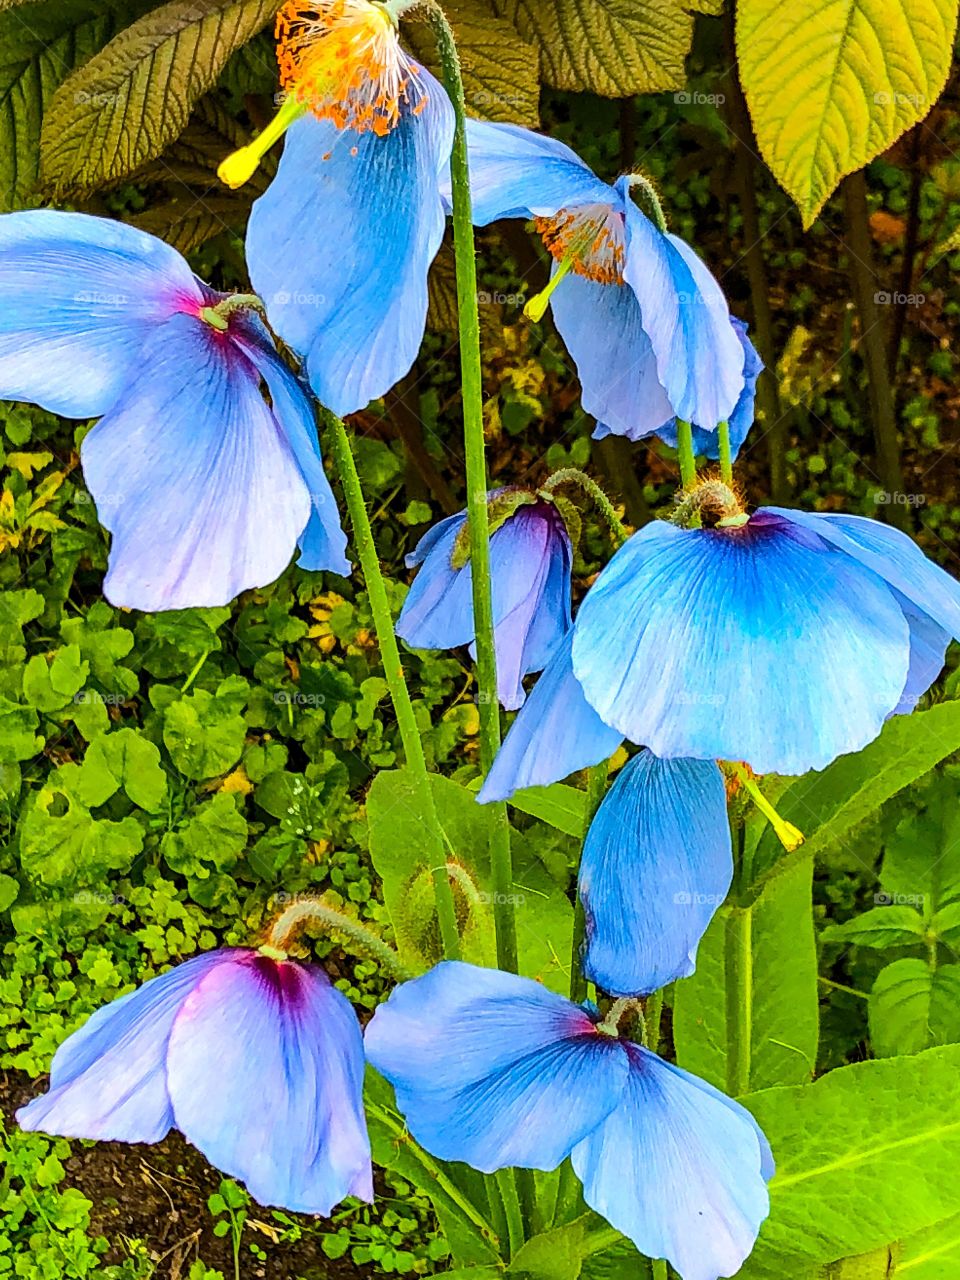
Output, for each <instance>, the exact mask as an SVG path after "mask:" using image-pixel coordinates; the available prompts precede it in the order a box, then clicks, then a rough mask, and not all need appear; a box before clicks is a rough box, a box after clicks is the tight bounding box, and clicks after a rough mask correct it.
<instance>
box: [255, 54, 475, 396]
mask: <svg viewBox="0 0 960 1280" xmlns="http://www.w3.org/2000/svg"><path fill="white" fill-rule="evenodd" d="M421 77H422V79H423V80H424V81H425V82H426V83H427V84H428V86H429V96H428V99H427V106H426V108H425V109H424V110H423V112H422V113H421V114H420V115H417V116H415V115H412V114H408V115H406V116H404V117H403V118H402V119H401V121H400V123H399V124H398V125H397V127H396V128H395V129H393V130H392V131H391V132H390V133H389V134H387V135H386V136H385V137H378V136H377V135H376V134H375V133H363V134H358V133H356V132H354V131H352V130H349V129H344V130H339V129H337V128H336V126H335V125H334V124H332V123H331V122H329V121H322V120H317V119H315V118H314V117H313V116H310V115H306V116H303V117H302V118H301V119H300V120H298V121H296V123H294V124H293V125H292V126H291V128H290V129H289V130H288V132H287V135H286V143H285V146H284V151H283V155H282V157H281V160H280V167H279V170H278V172H277V176H276V178H274V180H273V182H272V183H271V184H270V186H269V188H268V189H267V191H266V192H265V193H264V195H262V196H261V197H260V198H259V200H257V201H256V203H255V204H254V206H253V210H252V212H251V215H250V222H249V226H248V229H247V260H248V262H249V264H250V277H251V280H252V281H253V285H254V288H255V289H256V291H257V293H259V295H260V296H261V297H262V298H263V300H264V302H265V303H266V306H267V314H268V315H269V317H270V322H271V324H272V325H273V327H274V329H275V330H276V331H277V333H279V335H280V336H281V337H282V338H283V340H284V341H285V342H286V343H288V345H289V346H291V347H292V348H293V349H294V350H295V351H297V352H299V354H300V355H301V356H302V357H303V358H304V363H305V370H306V374H307V377H308V379H309V381H310V385H311V387H312V388H313V390H314V392H315V393H316V395H317V398H318V399H319V400H320V402H321V403H322V404H324V405H326V406H327V408H329V409H332V410H333V412H334V413H336V414H339V415H340V416H341V417H343V415H344V414H347V413H353V412H355V411H356V410H358V409H362V408H364V406H365V405H367V404H369V402H370V401H371V400H374V399H376V398H377V397H378V396H382V395H383V394H384V393H385V392H386V391H389V390H390V388H391V387H392V386H393V385H394V384H395V383H396V382H397V381H399V379H400V378H402V377H403V375H404V374H405V373H406V372H407V370H408V369H409V368H410V366H411V365H412V364H413V362H414V360H415V359H416V356H417V352H418V351H419V349H420V342H421V340H422V338H423V330H424V324H425V323H426V315H427V272H428V270H429V267H430V264H431V262H432V261H433V259H434V257H435V256H436V253H437V250H438V249H439V248H440V241H441V240H442V238H443V229H444V223H445V213H444V207H443V202H442V200H441V197H440V189H439V175H440V172H441V170H442V168H443V166H444V164H445V163H446V162H447V159H448V157H449V155H450V147H451V144H452V140H453V108H452V107H451V105H450V101H449V99H448V98H447V96H446V94H445V92H444V90H443V89H442V87H441V86H440V85H439V84H438V83H437V81H436V80H434V79H433V77H432V76H430V75H429V73H428V72H426V71H423V72H421ZM305 247H306V248H307V249H308V250H309V251H308V252H305Z"/></svg>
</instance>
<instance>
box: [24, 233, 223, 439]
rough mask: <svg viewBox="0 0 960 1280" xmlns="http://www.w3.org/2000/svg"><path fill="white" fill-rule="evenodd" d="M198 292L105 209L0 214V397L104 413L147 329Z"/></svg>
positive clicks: (166, 257) (196, 299)
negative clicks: (101, 213) (97, 214)
mask: <svg viewBox="0 0 960 1280" xmlns="http://www.w3.org/2000/svg"><path fill="white" fill-rule="evenodd" d="M205 301H206V295H205V291H204V289H203V286H201V284H200V282H199V281H198V280H197V279H196V277H195V276H194V275H193V273H192V272H191V270H190V268H189V267H188V266H187V264H186V262H185V261H184V260H183V258H182V257H181V256H180V254H179V253H177V251H176V249H172V248H171V247H170V245H168V244H164V242H163V241H162V240H157V239H156V238H155V237H154V236H151V235H148V234H147V233H146V232H145V231H139V230H138V229H137V228H136V227H131V226H127V225H126V224H125V223H122V222H115V221H113V220H112V219H110V218H94V217H91V216H89V215H88V214H84V213H61V212H58V211H56V210H53V209H35V210H30V211H28V212H22V213H6V214H3V215H2V216H0V399H4V400H28V401H31V402H33V403H35V404H39V405H42V406H43V407H44V408H45V409H49V410H50V411H51V412H53V413H60V414H63V415H64V416H66V417H68V418H92V417H96V416H97V415H98V414H101V413H104V412H106V410H107V409H109V407H110V406H111V404H113V402H114V401H115V400H116V399H117V396H118V395H119V394H120V391H121V389H122V388H123V385H124V383H125V382H126V380H127V379H128V378H129V377H130V375H131V373H133V372H134V371H135V369H136V367H137V364H138V362H139V355H140V348H141V346H142V345H143V342H144V339H145V338H146V337H147V336H148V335H149V334H150V333H151V332H152V331H153V329H154V328H155V327H156V326H157V325H159V324H162V323H163V321H164V320H167V319H169V318H170V316H172V315H174V314H175V313H176V312H178V311H192V312H193V313H194V314H196V312H197V311H199V309H200V308H201V307H202V306H204V305H205Z"/></svg>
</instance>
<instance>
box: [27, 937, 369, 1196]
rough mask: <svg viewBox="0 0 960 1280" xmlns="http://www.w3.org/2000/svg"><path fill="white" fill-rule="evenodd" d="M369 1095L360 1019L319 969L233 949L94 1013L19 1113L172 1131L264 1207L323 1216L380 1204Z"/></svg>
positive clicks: (49, 1124) (198, 960) (108, 1134)
mask: <svg viewBox="0 0 960 1280" xmlns="http://www.w3.org/2000/svg"><path fill="white" fill-rule="evenodd" d="M362 1091H363V1042H362V1039H361V1035H360V1027H359V1024H358V1023H357V1019H356V1016H355V1014H354V1012H353V1010H352V1008H351V1007H350V1004H349V1002H348V1001H347V1000H346V998H345V997H344V996H342V995H341V994H340V992H339V991H337V990H336V989H335V988H334V987H333V986H331V984H330V980H329V979H328V978H327V976H326V974H325V973H324V972H323V970H322V969H319V968H317V967H316V966H315V965H307V964H300V963H295V962H294V961H288V960H277V959H273V958H271V957H268V956H266V955H264V954H262V953H261V952H259V951H252V950H248V949H244V948H236V949H225V950H221V951H213V952H209V953H207V954H205V955H200V956H195V957H194V958H193V959H192V960H188V961H187V962H186V963H185V964H182V965H179V966H178V967H177V968H175V969H170V970H168V972H166V973H162V974H161V975H160V976H159V977H157V978H151V979H150V981H149V982H146V983H144V985H143V986H142V987H139V988H138V989H137V990H136V991H132V992H130V994H129V995H125V996H122V997H121V998H120V999H119V1000H114V1001H113V1003H112V1004H108V1005H105V1006H104V1007H103V1008H102V1009H98V1010H97V1012H96V1013H95V1014H93V1016H92V1017H91V1018H90V1019H89V1020H88V1021H87V1022H86V1023H85V1024H84V1025H83V1026H82V1027H81V1028H80V1030H79V1031H75V1032H74V1033H73V1035H72V1036H70V1037H69V1039H67V1040H65V1041H64V1043H63V1044H62V1045H61V1046H60V1048H59V1049H58V1050H57V1052H56V1054H55V1055H54V1059H53V1064H52V1066H51V1068H50V1090H49V1092H48V1093H46V1094H43V1095H42V1096H41V1097H39V1098H34V1100H33V1101H32V1102H30V1103H28V1104H27V1105H26V1106H25V1107H21V1109H20V1110H19V1111H18V1112H17V1120H18V1122H19V1124H20V1127H21V1128H22V1129H26V1130H28V1131H33V1130H40V1131H42V1132H44V1133H53V1134H59V1135H62V1136H64V1137H68V1138H95V1139H99V1140H100V1141H104V1142H159V1141H160V1139H161V1138H163V1137H164V1136H165V1134H167V1133H168V1132H169V1131H170V1129H172V1128H176V1129H179V1130H180V1132H181V1133H182V1134H183V1135H184V1137H185V1138H186V1139H187V1140H188V1141H189V1142H192V1143H193V1145H194V1146H195V1147H197V1148H198V1149H199V1150H200V1151H201V1152H202V1153H203V1155H204V1156H206V1158H207V1159H208V1160H209V1161H210V1162H211V1163H212V1164H214V1165H216V1167H217V1168H218V1169H221V1170H223V1172H224V1173H227V1174H229V1175H230V1176H231V1177H235V1178H239V1179H241V1180H242V1181H243V1182H245V1183H246V1185H247V1187H248V1189H249V1191H250V1194H251V1195H252V1196H253V1197H254V1199H255V1200H257V1201H259V1202H260V1203H261V1204H272V1205H280V1206H282V1207H283V1208H286V1209H294V1210H297V1211H298V1212H301V1213H320V1214H324V1215H326V1214H329V1213H330V1211H331V1209H332V1208H333V1206H334V1205H335V1204H337V1203H338V1202H339V1201H340V1200H342V1199H343V1198H344V1197H345V1196H348V1195H354V1196H359V1197H360V1198H361V1199H364V1200H368V1201H369V1200H372V1199H373V1185H372V1170H371V1165H370V1144H369V1141H368V1138H367V1131H366V1122H365V1120H364V1116H363V1103H362Z"/></svg>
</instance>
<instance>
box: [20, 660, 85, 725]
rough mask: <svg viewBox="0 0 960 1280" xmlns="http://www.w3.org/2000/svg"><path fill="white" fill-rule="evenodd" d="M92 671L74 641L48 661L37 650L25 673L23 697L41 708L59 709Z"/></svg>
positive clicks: (44, 709)
mask: <svg viewBox="0 0 960 1280" xmlns="http://www.w3.org/2000/svg"><path fill="white" fill-rule="evenodd" d="M89 674H90V664H89V663H88V662H85V661H83V660H82V659H81V657H80V649H79V646H77V645H75V644H68V645H64V647H63V648H62V649H58V650H57V652H56V653H55V654H54V656H53V661H52V662H49V663H48V662H47V659H46V656H45V655H44V654H41V653H38V654H36V655H35V656H34V657H32V658H31V659H30V661H29V662H28V663H27V666H26V670H25V671H24V673H23V696H24V697H25V698H26V700H27V702H28V703H29V704H30V706H31V707H36V708H37V710H38V711H59V710H61V709H62V708H63V707H65V706H66V705H67V704H68V703H69V702H72V701H73V699H74V697H76V695H77V694H78V693H79V692H80V690H81V689H82V688H83V685H84V682H85V681H86V678H87V676H88V675H89Z"/></svg>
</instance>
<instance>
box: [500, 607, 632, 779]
mask: <svg viewBox="0 0 960 1280" xmlns="http://www.w3.org/2000/svg"><path fill="white" fill-rule="evenodd" d="M572 641H573V631H568V632H567V633H566V635H565V636H564V637H563V639H562V640H561V641H560V642H559V643H558V645H557V648H556V651H555V652H554V655H553V657H552V658H551V659H550V662H549V663H548V664H547V666H546V668H545V670H544V672H543V675H542V676H541V677H540V679H539V680H538V681H537V683H536V684H535V685H534V688H533V692H532V693H531V694H530V696H529V698H527V700H526V702H525V703H524V705H523V709H522V710H521V712H520V714H519V715H518V716H517V718H516V720H514V722H513V724H512V725H511V726H510V730H509V732H508V733H507V736H506V737H505V738H504V740H503V746H502V747H501V748H500V750H499V751H498V752H497V757H496V759H495V760H494V762H493V767H492V768H491V770H490V772H489V773H488V774H487V777H486V781H485V782H484V784H483V787H482V788H481V790H480V794H479V795H478V797H477V799H478V800H479V801H480V803H481V804H489V803H490V801H492V800H506V799H508V798H509V797H510V796H512V795H513V793H514V792H515V791H520V790H521V789H522V788H524V787H546V786H549V784H550V783H551V782H558V781H559V780H560V779H561V778H566V777H567V776H568V774H571V773H576V771H577V770H578V769H586V768H587V767H588V766H589V765H593V764H599V763H600V761H601V760H606V759H607V758H608V757H609V756H612V755H613V753H614V752H615V751H616V750H617V748H618V747H619V746H620V744H621V743H622V742H623V734H622V733H618V732H617V730H616V729H611V728H610V727H609V726H607V725H605V724H604V722H603V721H602V720H601V719H600V717H599V716H598V715H597V713H596V712H595V711H594V709H593V708H592V707H591V706H590V704H589V703H588V702H587V700H586V698H585V697H584V695H583V690H582V689H581V687H580V685H579V683H578V682H577V679H576V677H575V676H574V674H573V667H572V666H571V665H570V647H571V644H572Z"/></svg>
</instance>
